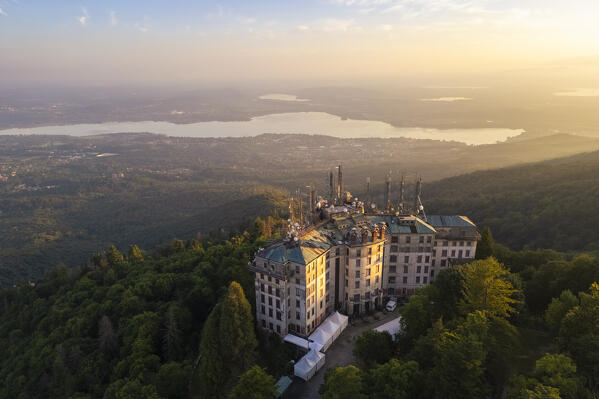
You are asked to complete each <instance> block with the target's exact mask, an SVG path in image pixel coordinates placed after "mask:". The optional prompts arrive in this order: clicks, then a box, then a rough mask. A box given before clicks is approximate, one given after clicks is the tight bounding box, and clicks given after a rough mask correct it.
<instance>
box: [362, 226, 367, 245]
mask: <svg viewBox="0 0 599 399" xmlns="http://www.w3.org/2000/svg"><path fill="white" fill-rule="evenodd" d="M367 242H368V230H366V229H363V230H362V244H365V243H367Z"/></svg>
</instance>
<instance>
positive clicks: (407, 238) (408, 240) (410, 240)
mask: <svg viewBox="0 0 599 399" xmlns="http://www.w3.org/2000/svg"><path fill="white" fill-rule="evenodd" d="M411 242H412V237H410V236H406V244H409V243H411Z"/></svg>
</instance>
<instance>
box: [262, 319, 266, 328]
mask: <svg viewBox="0 0 599 399" xmlns="http://www.w3.org/2000/svg"><path fill="white" fill-rule="evenodd" d="M262 327H263V328H266V320H262Z"/></svg>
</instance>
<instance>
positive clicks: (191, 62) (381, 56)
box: [0, 0, 599, 85]
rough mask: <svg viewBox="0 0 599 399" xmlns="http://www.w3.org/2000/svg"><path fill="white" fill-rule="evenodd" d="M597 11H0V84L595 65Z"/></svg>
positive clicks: (440, 3) (526, 0)
mask: <svg viewBox="0 0 599 399" xmlns="http://www.w3.org/2000/svg"><path fill="white" fill-rule="evenodd" d="M597 15H599V1H596V0H570V1H561V0H560V1H557V0H519V1H516V0H301V1H285V0H278V1H267V0H253V1H240V0H232V1H220V2H216V1H206V0H200V1H191V0H169V1H165V0H133V1H123V0H121V1H117V0H102V1H99V0H97V1H73V0H54V1H48V0H0V83H6V82H13V83H15V84H16V83H27V84H43V83H49V84H51V83H61V84H86V85H95V84H99V85H101V84H114V83H119V84H120V83H124V82H130V83H150V84H152V83H168V82H180V83H186V82H221V81H242V80H277V79H282V80H284V79H288V80H306V81H310V80H314V81H317V80H326V79H332V80H335V79H337V80H345V81H351V80H352V79H379V78H380V79H386V78H389V79H394V78H401V77H410V76H416V75H418V76H427V75H428V76H446V75H447V76H450V75H455V76H468V75H472V74H484V73H487V72H489V73H491V72H493V71H502V70H518V69H527V68H537V67H539V66H547V65H549V66H550V65H552V63H556V62H560V61H559V60H567V59H580V57H593V56H596V55H597V54H599V23H597V20H596V18H597Z"/></svg>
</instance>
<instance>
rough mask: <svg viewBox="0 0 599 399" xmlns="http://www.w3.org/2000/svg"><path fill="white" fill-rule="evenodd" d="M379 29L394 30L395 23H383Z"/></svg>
mask: <svg viewBox="0 0 599 399" xmlns="http://www.w3.org/2000/svg"><path fill="white" fill-rule="evenodd" d="M379 29H380V30H384V31H390V30H393V25H389V24H385V25H381V26H379Z"/></svg>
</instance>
